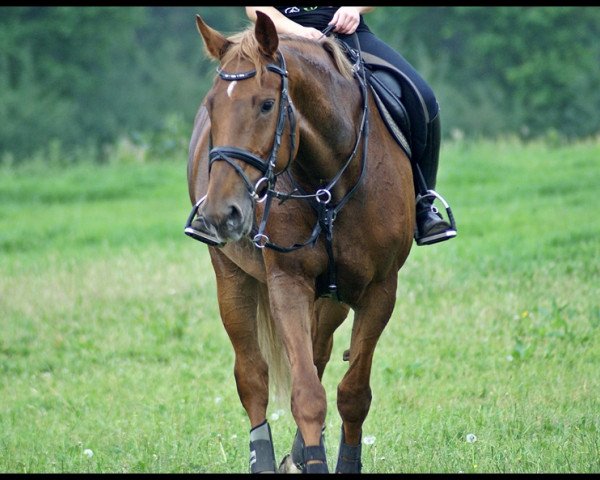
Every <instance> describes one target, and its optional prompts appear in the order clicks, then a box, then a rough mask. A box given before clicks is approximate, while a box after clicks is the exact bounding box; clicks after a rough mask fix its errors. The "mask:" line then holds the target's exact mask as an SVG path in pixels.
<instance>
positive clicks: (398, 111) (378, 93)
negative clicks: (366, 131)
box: [364, 62, 412, 158]
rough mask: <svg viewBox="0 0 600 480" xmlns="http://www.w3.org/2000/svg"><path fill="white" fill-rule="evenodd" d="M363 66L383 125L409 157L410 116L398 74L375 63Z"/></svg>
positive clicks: (410, 153)
mask: <svg viewBox="0 0 600 480" xmlns="http://www.w3.org/2000/svg"><path fill="white" fill-rule="evenodd" d="M364 67H365V78H366V79H367V83H368V85H369V88H370V90H371V93H372V94H373V98H374V99H375V104H376V105H377V109H378V110H379V113H380V114H381V117H382V119H383V121H384V123H385V125H386V126H387V128H388V130H389V131H390V133H391V134H392V137H393V138H394V139H395V140H396V142H398V144H399V145H400V146H401V147H402V149H403V150H404V152H405V153H406V155H407V156H408V157H409V158H410V157H411V155H412V152H411V148H410V141H409V140H408V139H410V138H411V133H410V118H409V116H408V113H407V111H406V107H405V106H404V104H403V103H402V86H401V84H400V79H399V78H398V74H397V73H395V72H394V70H392V69H390V68H387V67H385V66H383V65H379V64H376V63H366V62H365V63H364Z"/></svg>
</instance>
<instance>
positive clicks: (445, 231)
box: [413, 113, 456, 245]
mask: <svg viewBox="0 0 600 480" xmlns="http://www.w3.org/2000/svg"><path fill="white" fill-rule="evenodd" d="M439 153H440V116H439V113H438V114H437V115H436V116H435V117H434V119H433V120H432V121H431V122H429V124H428V125H427V137H426V141H425V148H424V150H423V153H422V154H421V155H419V157H418V158H417V159H416V165H418V170H420V171H413V174H414V176H415V179H416V181H415V191H416V192H417V193H419V195H418V196H417V227H416V231H415V240H416V242H417V245H431V244H433V243H438V242H442V241H444V240H448V239H450V238H453V237H455V236H456V230H455V229H454V228H453V227H452V226H451V225H450V224H449V223H448V222H447V221H446V220H444V219H443V218H442V216H441V215H440V214H439V213H438V211H437V208H436V207H435V206H434V205H433V201H434V200H435V197H434V196H431V195H427V191H423V190H434V189H435V184H436V178H437V170H438V163H439ZM414 170H416V168H414ZM419 175H422V182H419V179H418V176H419ZM423 182H424V184H425V185H423V184H422V183H423ZM423 195H425V196H423Z"/></svg>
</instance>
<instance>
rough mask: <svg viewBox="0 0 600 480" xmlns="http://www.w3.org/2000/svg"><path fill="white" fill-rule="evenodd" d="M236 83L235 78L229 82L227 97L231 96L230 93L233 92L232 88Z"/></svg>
mask: <svg viewBox="0 0 600 480" xmlns="http://www.w3.org/2000/svg"><path fill="white" fill-rule="evenodd" d="M236 84H237V80H234V81H233V82H231V84H230V85H229V86H228V87H227V96H228V97H229V98H231V93H232V92H233V89H234V88H235V86H236Z"/></svg>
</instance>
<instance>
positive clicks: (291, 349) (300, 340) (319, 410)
mask: <svg viewBox="0 0 600 480" xmlns="http://www.w3.org/2000/svg"><path fill="white" fill-rule="evenodd" d="M268 284H269V300H270V304H271V314H272V315H273V319H274V321H275V322H276V325H277V328H278V331H279V334H280V336H281V339H282V341H283V344H284V346H285V350H286V353H287V356H288V359H289V363H290V369H291V397H292V398H291V409H292V415H293V416H294V420H295V421H296V424H297V426H298V430H299V431H300V434H301V435H302V438H303V440H304V449H303V459H304V471H305V472H306V473H328V468H327V459H326V456H325V447H324V444H323V443H322V442H321V431H322V427H323V425H324V423H325V416H326V411H327V402H326V396H325V389H324V388H323V385H321V381H320V379H319V375H318V373H317V368H316V367H315V364H314V358H313V346H312V338H311V320H312V316H313V307H314V297H315V291H314V282H311V281H310V280H309V279H304V278H299V277H292V276H289V275H287V274H285V273H282V272H273V271H271V272H269V275H268Z"/></svg>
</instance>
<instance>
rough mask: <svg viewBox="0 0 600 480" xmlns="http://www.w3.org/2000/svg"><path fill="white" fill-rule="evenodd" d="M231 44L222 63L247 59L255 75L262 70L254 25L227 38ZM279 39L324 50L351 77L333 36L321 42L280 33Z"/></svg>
mask: <svg viewBox="0 0 600 480" xmlns="http://www.w3.org/2000/svg"><path fill="white" fill-rule="evenodd" d="M227 40H229V41H230V42H231V43H232V45H231V46H230V47H229V49H228V50H227V52H226V53H225V55H224V56H223V58H222V59H221V60H222V63H223V64H225V63H227V62H229V61H231V60H234V59H236V58H237V59H238V60H248V61H250V62H252V64H253V65H254V68H255V69H256V71H257V77H259V78H260V74H261V72H262V71H264V68H265V65H266V61H265V58H264V57H263V55H262V54H261V53H260V50H259V47H258V41H257V40H256V37H255V35H254V25H250V26H249V27H248V28H247V29H245V30H242V31H241V32H238V33H235V34H233V35H231V36H230V37H228V38H227ZM279 40H280V42H281V43H284V44H286V45H294V46H297V47H299V48H302V49H303V50H304V51H309V50H310V49H314V52H315V53H318V52H319V51H325V52H327V53H328V55H329V56H330V58H331V60H332V61H333V64H334V65H335V67H336V69H337V70H338V72H339V73H340V74H341V75H342V76H343V77H344V78H347V79H351V78H352V75H353V74H352V64H351V63H350V61H349V60H348V58H347V57H346V54H345V53H344V52H343V50H342V47H341V46H340V44H339V43H338V41H337V40H336V39H334V38H329V37H328V38H326V39H325V40H324V41H323V42H316V41H315V40H310V39H308V38H304V37H300V36H298V35H280V36H279Z"/></svg>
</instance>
